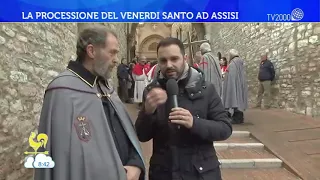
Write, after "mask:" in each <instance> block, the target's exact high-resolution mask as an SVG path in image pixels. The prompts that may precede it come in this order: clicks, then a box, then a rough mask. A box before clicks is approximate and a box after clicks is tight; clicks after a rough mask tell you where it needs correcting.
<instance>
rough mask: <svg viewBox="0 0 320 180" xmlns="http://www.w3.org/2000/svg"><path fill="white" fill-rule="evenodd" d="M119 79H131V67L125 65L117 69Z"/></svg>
mask: <svg viewBox="0 0 320 180" xmlns="http://www.w3.org/2000/svg"><path fill="white" fill-rule="evenodd" d="M117 76H118V79H128V78H129V67H128V66H127V65H125V64H120V65H119V66H118V69H117Z"/></svg>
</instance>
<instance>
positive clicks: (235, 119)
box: [228, 108, 244, 124]
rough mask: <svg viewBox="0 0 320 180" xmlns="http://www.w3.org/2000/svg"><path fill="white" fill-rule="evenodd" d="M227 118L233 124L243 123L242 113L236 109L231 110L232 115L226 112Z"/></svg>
mask: <svg viewBox="0 0 320 180" xmlns="http://www.w3.org/2000/svg"><path fill="white" fill-rule="evenodd" d="M228 116H229V117H230V118H231V120H232V123H233V124H241V123H243V122H244V116H243V112H242V111H239V110H238V108H233V115H231V113H230V112H228Z"/></svg>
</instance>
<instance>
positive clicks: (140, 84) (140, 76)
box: [132, 56, 148, 104]
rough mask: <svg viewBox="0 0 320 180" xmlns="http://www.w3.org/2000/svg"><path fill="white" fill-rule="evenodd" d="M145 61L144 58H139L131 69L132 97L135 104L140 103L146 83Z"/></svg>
mask: <svg viewBox="0 0 320 180" xmlns="http://www.w3.org/2000/svg"><path fill="white" fill-rule="evenodd" d="M146 62H147V59H146V57H144V56H142V57H140V58H139V62H138V63H137V64H136V65H135V66H134V67H133V71H132V77H133V79H134V81H135V84H134V86H135V87H134V97H133V100H134V102H135V103H139V104H141V103H142V96H143V91H144V88H145V87H146V81H147V73H146V70H147V69H148V67H146V68H145V65H146Z"/></svg>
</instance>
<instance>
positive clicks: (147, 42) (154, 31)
mask: <svg viewBox="0 0 320 180" xmlns="http://www.w3.org/2000/svg"><path fill="white" fill-rule="evenodd" d="M171 29H172V23H139V24H138V27H137V29H136V34H135V41H136V42H137V44H136V45H135V49H136V55H138V56H146V57H147V59H148V60H150V61H154V60H156V59H157V45H158V43H159V41H160V40H161V39H163V38H166V37H169V36H171Z"/></svg>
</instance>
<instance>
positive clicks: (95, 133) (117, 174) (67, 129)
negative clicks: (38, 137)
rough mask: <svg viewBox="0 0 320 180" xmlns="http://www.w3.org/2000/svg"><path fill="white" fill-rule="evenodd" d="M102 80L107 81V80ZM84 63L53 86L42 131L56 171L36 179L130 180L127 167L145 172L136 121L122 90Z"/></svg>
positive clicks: (70, 69) (46, 100) (37, 175)
mask: <svg viewBox="0 0 320 180" xmlns="http://www.w3.org/2000/svg"><path fill="white" fill-rule="evenodd" d="M101 79H102V78H101ZM101 79H100V80H99V78H98V77H95V76H93V75H92V74H90V72H89V71H87V70H86V69H85V68H84V67H83V66H82V65H81V64H80V63H78V62H72V61H71V62H70V63H69V65H68V69H67V70H66V71H65V72H63V73H62V74H60V75H59V76H58V77H56V78H55V79H54V80H53V81H52V82H51V83H50V84H49V86H48V87H47V89H46V92H45V96H44V102H43V108H42V112H41V117H40V124H39V130H38V131H39V133H46V134H47V135H48V138H49V139H48V144H47V147H46V150H48V151H49V155H50V156H51V157H52V160H53V161H54V162H55V167H54V168H53V169H37V170H36V171H35V180H126V179H127V178H126V171H125V169H124V167H123V166H125V165H130V166H136V167H139V168H140V169H141V177H140V180H143V179H144V175H145V173H144V172H145V169H144V162H143V156H142V151H141V147H140V144H139V141H138V139H137V136H136V133H135V130H134V126H133V123H132V121H131V119H130V117H129V115H128V113H127V111H126V109H125V107H124V105H123V104H122V102H121V100H120V99H119V97H118V95H117V94H116V91H114V89H113V88H112V87H111V86H109V83H108V82H107V81H105V80H101Z"/></svg>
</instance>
